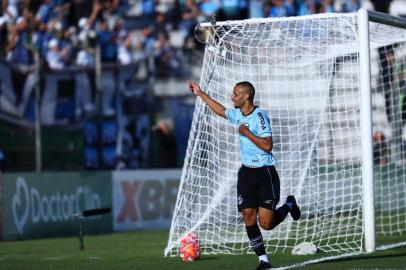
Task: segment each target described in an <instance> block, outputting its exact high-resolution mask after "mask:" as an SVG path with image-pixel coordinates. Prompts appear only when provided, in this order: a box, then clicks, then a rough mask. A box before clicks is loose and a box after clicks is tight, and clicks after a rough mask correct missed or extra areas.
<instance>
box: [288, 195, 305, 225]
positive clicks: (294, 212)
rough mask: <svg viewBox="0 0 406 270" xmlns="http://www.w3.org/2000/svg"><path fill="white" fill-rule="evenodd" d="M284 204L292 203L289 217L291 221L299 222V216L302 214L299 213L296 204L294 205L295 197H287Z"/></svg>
mask: <svg viewBox="0 0 406 270" xmlns="http://www.w3.org/2000/svg"><path fill="white" fill-rule="evenodd" d="M286 203H292V207H291V209H290V210H289V212H290V215H291V216H292V218H293V220H299V218H300V215H301V213H302V212H301V211H300V208H299V206H298V205H297V203H296V199H295V196H293V195H289V196H288V197H287V198H286Z"/></svg>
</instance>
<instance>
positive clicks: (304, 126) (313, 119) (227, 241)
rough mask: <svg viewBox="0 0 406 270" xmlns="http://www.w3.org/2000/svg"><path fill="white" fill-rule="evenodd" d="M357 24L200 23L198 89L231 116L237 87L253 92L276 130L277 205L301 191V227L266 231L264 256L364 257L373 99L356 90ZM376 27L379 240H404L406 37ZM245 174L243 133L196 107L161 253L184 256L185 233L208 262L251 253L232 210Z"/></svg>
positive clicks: (304, 20)
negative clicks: (366, 125) (367, 135)
mask: <svg viewBox="0 0 406 270" xmlns="http://www.w3.org/2000/svg"><path fill="white" fill-rule="evenodd" d="M358 27H359V22H358V17H357V14H323V15H313V16H305V17H291V18H267V19H256V20H255V19H251V20H244V21H231V22H221V23H217V24H215V25H209V24H206V25H205V26H204V30H205V31H204V33H205V41H206V48H205V55H204V61H203V68H202V73H201V79H200V86H201V88H202V89H203V90H205V91H206V92H207V93H208V94H209V95H210V96H211V97H212V98H214V99H216V100H217V101H219V102H220V103H222V104H223V105H224V106H225V107H232V102H231V100H230V97H231V94H232V89H233V87H234V85H235V84H236V83H237V82H239V81H250V82H252V83H253V85H254V87H255V88H256V95H255V100H254V103H255V104H256V105H258V106H259V107H261V108H263V109H265V110H266V111H267V112H268V115H269V117H270V119H271V125H272V128H273V141H274V148H273V153H274V155H275V157H276V159H277V165H276V168H277V170H278V173H279V176H280V179H281V200H280V203H279V206H280V205H281V204H283V203H285V200H286V197H287V195H289V194H294V195H295V196H296V198H297V200H298V203H299V204H300V206H301V209H302V218H301V219H300V220H299V221H297V222H294V221H293V220H292V219H291V218H290V217H288V218H287V219H286V220H285V221H284V222H282V223H281V224H280V225H279V226H278V227H277V228H276V229H274V230H272V231H262V233H263V238H264V241H265V244H266V248H267V251H268V252H275V251H289V252H290V251H291V249H292V248H293V247H294V246H295V245H297V244H299V243H301V242H304V241H307V242H312V243H313V244H315V245H316V246H317V247H318V249H319V250H320V251H322V252H333V253H335V254H344V253H345V254H347V253H359V252H361V251H362V247H363V233H364V231H363V230H364V229H363V213H362V209H363V204H362V203H363V191H362V190H363V188H362V181H363V167H362V163H363V160H362V152H361V148H362V137H361V123H362V121H363V119H362V117H361V116H360V110H361V101H362V99H365V98H368V97H364V96H361V91H360V88H359V85H360V62H359V36H358ZM369 29H370V48H371V50H370V61H371V85H372V87H371V92H372V111H371V112H370V113H371V115H372V119H373V134H374V135H373V136H374V146H373V153H374V166H373V168H374V182H375V184H374V185H375V217H376V219H375V220H376V233H377V240H378V243H382V244H391V243H396V242H399V239H402V237H403V239H404V235H405V233H406V209H405V206H406V165H405V164H406V163H405V162H404V161H406V128H405V126H404V123H406V122H405V121H406V114H405V106H404V103H405V99H404V95H405V91H406V86H405V80H406V78H405V73H404V72H405V70H406V43H405V41H406V30H404V29H401V28H397V27H393V26H388V25H385V24H380V23H374V22H370V23H369ZM371 136H372V134H371ZM240 166H241V162H240V154H239V140H238V128H237V127H236V126H234V125H232V124H229V123H228V122H227V120H225V119H223V118H221V117H219V116H217V115H215V114H214V113H213V112H212V111H211V110H210V109H209V108H208V107H207V106H206V105H205V104H204V102H202V101H201V100H200V99H197V101H196V107H195V112H194V115H193V123H192V127H191V131H190V137H189V142H188V147H187V153H186V158H185V162H184V168H183V174H182V178H181V182H180V186H179V191H178V198H177V202H176V206H175V210H174V214H173V220H172V225H171V229H170V235H169V240H168V244H167V247H166V249H165V255H166V256H173V255H177V254H178V249H179V246H180V238H181V237H182V236H184V235H185V234H186V233H187V232H190V231H193V232H195V233H197V234H198V235H199V238H200V241H201V247H202V250H203V254H218V253H222V254H241V253H247V252H251V250H250V246H249V241H248V238H247V236H246V231H245V226H244V223H243V220H242V217H241V214H240V213H238V211H237V195H236V184H237V171H238V169H239V167H240ZM380 235H386V237H385V238H381V237H380ZM402 235H403V236H402ZM388 236H390V237H388ZM381 239H386V240H385V241H386V242H385V243H383V242H379V241H381ZM388 239H389V240H388ZM403 241H404V240H403Z"/></svg>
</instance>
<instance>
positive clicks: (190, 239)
mask: <svg viewBox="0 0 406 270" xmlns="http://www.w3.org/2000/svg"><path fill="white" fill-rule="evenodd" d="M180 241H181V247H180V249H179V254H180V258H181V259H182V260H183V261H184V262H191V261H195V260H197V259H199V258H200V247H199V237H198V236H197V234H196V233H194V232H189V233H187V234H186V235H185V236H183V237H182V238H181V239H180Z"/></svg>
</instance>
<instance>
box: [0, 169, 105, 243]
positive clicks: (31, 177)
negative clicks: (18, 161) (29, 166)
mask: <svg viewBox="0 0 406 270" xmlns="http://www.w3.org/2000/svg"><path fill="white" fill-rule="evenodd" d="M110 181H111V173H110V172H89V173H79V172H64V173H12V174H5V175H3V206H4V208H3V221H4V224H3V238H4V239H5V240H10V239H26V238H37V237H51V236H65V235H77V234H78V232H79V221H78V220H77V219H76V218H74V217H73V216H74V215H75V214H77V213H80V212H81V211H83V210H90V209H95V208H101V207H111V189H110V187H111V182H110ZM111 219H112V217H111V213H110V214H106V215H99V216H94V217H88V218H85V233H86V234H88V233H102V232H111V231H112V225H111Z"/></svg>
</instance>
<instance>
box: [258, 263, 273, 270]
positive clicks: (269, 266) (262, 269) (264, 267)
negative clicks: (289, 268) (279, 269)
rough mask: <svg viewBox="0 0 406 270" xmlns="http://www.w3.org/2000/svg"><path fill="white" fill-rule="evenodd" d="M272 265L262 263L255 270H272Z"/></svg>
mask: <svg viewBox="0 0 406 270" xmlns="http://www.w3.org/2000/svg"><path fill="white" fill-rule="evenodd" d="M271 268H272V265H271V264H270V263H268V262H264V261H260V262H259V264H258V266H257V268H255V270H264V269H271Z"/></svg>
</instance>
